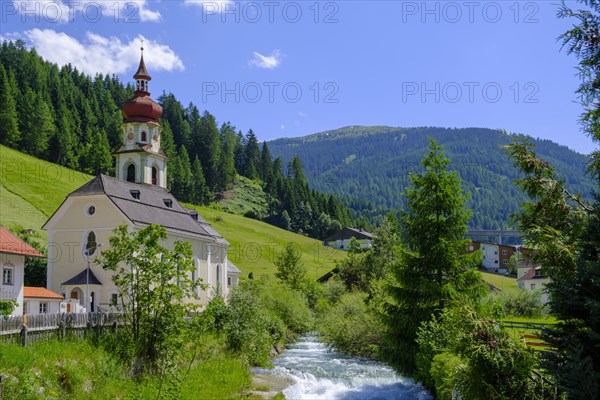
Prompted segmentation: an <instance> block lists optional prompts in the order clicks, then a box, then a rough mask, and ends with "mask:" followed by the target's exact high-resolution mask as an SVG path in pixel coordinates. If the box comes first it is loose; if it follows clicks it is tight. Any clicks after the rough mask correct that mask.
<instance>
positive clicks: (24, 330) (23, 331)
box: [21, 324, 27, 347]
mask: <svg viewBox="0 0 600 400" xmlns="http://www.w3.org/2000/svg"><path fill="white" fill-rule="evenodd" d="M21 345H22V346H23V347H27V325H25V324H23V326H22V327H21Z"/></svg>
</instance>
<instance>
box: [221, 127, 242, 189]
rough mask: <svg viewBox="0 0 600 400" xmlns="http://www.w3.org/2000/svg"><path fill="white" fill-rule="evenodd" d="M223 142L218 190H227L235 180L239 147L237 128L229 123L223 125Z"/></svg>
mask: <svg viewBox="0 0 600 400" xmlns="http://www.w3.org/2000/svg"><path fill="white" fill-rule="evenodd" d="M220 134H221V142H222V143H223V149H222V151H221V158H220V160H219V169H218V170H219V179H218V188H217V189H218V190H226V189H227V188H228V186H229V185H230V184H232V183H233V181H234V180H235V173H236V172H235V149H236V146H237V145H238V143H237V141H238V138H237V135H236V134H235V128H234V127H233V126H232V125H231V124H230V123H229V122H227V123H225V124H223V125H221V129H220Z"/></svg>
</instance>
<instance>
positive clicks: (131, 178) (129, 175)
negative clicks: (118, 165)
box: [127, 164, 135, 183]
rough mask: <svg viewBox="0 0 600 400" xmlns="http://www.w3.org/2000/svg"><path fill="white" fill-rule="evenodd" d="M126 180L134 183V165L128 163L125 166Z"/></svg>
mask: <svg viewBox="0 0 600 400" xmlns="http://www.w3.org/2000/svg"><path fill="white" fill-rule="evenodd" d="M127 182H134V183H135V165H134V164H129V166H128V167H127Z"/></svg>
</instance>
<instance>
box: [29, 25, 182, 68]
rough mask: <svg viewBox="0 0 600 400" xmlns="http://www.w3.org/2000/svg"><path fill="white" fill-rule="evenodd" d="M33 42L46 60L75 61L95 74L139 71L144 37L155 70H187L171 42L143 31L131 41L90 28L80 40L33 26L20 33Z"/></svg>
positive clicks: (77, 64)
mask: <svg viewBox="0 0 600 400" xmlns="http://www.w3.org/2000/svg"><path fill="white" fill-rule="evenodd" d="M20 36H21V38H22V39H24V40H25V41H26V42H27V44H28V45H29V46H33V47H35V49H36V50H37V53H38V54H39V55H40V56H41V57H43V58H44V59H45V60H47V61H50V62H53V63H56V64H58V65H66V64H69V63H70V64H71V65H73V66H74V67H76V68H77V69H78V70H80V71H81V72H84V73H86V74H90V75H94V74H96V73H102V74H121V73H125V72H135V68H136V67H137V65H138V63H139V61H140V50H139V49H140V46H141V41H142V40H144V59H145V60H146V65H147V66H148V69H149V70H150V73H152V71H158V70H163V71H173V70H183V69H184V66H183V62H182V61H181V59H180V58H179V56H177V54H175V52H174V51H173V50H172V49H171V48H170V47H169V46H167V45H163V44H160V43H157V42H155V41H153V40H148V39H145V38H144V37H143V36H141V35H139V36H137V37H136V38H134V39H132V40H130V41H129V42H122V41H121V40H120V39H119V38H117V37H115V36H111V37H105V36H101V35H98V34H96V33H92V32H87V33H86V35H85V38H84V39H83V40H81V41H80V40H78V39H77V38H74V37H72V36H69V35H67V34H66V33H63V32H57V31H54V30H52V29H43V30H42V29H38V28H35V29H31V30H28V31H25V32H23V33H21V34H20Z"/></svg>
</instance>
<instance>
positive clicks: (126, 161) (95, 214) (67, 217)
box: [43, 54, 240, 312]
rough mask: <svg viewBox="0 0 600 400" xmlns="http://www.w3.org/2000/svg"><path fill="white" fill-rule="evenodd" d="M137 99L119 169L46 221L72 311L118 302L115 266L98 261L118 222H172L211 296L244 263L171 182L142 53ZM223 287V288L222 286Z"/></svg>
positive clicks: (55, 284)
mask: <svg viewBox="0 0 600 400" xmlns="http://www.w3.org/2000/svg"><path fill="white" fill-rule="evenodd" d="M134 79H135V80H136V92H135V96H134V98H133V99H131V100H129V101H128V102H126V103H125V104H124V105H123V108H122V112H123V116H124V123H123V125H122V139H123V142H122V146H121V147H120V148H119V149H118V150H117V151H116V152H115V153H114V155H115V158H116V177H110V176H106V175H102V174H101V175H98V176H96V177H95V178H94V179H92V180H91V181H90V182H88V183H87V184H85V185H84V186H82V187H80V188H79V189H77V190H75V191H74V192H73V193H71V194H70V195H69V196H68V197H67V198H66V199H65V201H64V202H63V203H62V204H61V206H60V207H59V208H58V210H56V212H55V213H54V214H53V215H52V216H51V217H50V219H49V220H48V221H47V222H46V224H45V225H44V227H43V229H46V230H47V231H48V242H49V245H48V272H47V274H48V275H47V278H48V284H47V286H48V289H50V290H53V291H54V292H57V293H61V294H63V295H64V296H65V301H66V303H67V306H66V311H67V312H83V311H91V312H97V311H110V310H111V307H112V305H113V304H118V302H119V299H118V292H117V288H116V287H115V285H114V284H113V281H112V274H111V272H109V271H105V270H104V269H103V268H102V266H100V265H98V264H96V263H95V258H96V256H97V255H98V253H99V251H101V250H102V249H103V248H106V247H107V246H108V243H109V240H108V239H109V237H110V236H111V235H112V231H113V229H115V228H116V227H117V226H119V225H121V224H126V225H128V226H129V227H130V230H135V229H142V228H144V227H146V226H148V225H150V224H158V225H161V226H163V227H165V228H166V230H167V235H168V239H167V242H166V243H165V244H164V245H165V246H166V247H170V248H172V246H173V244H174V242H175V241H177V240H181V241H187V242H189V243H190V244H191V245H192V252H193V259H194V265H195V270H194V272H193V274H192V276H191V277H192V278H193V279H194V280H197V279H201V280H202V282H203V283H206V284H208V289H206V290H202V291H199V292H198V295H199V298H200V300H199V301H200V302H201V303H202V304H206V303H207V302H208V300H209V298H210V296H211V295H212V294H213V293H216V292H217V291H218V292H220V293H221V294H222V295H223V296H227V294H228V292H229V290H230V287H231V286H233V285H235V284H237V281H238V276H239V274H240V271H239V270H238V269H237V268H236V267H235V266H234V265H233V264H231V262H229V261H228V259H227V248H228V247H229V243H228V242H227V241H226V240H225V239H224V238H223V237H222V236H221V235H219V233H218V232H217V231H215V230H214V229H213V227H212V226H211V225H210V224H209V223H208V222H206V221H205V220H204V219H203V218H202V217H201V216H200V215H198V213H197V212H196V211H195V210H190V209H186V208H184V207H183V206H181V205H180V204H179V202H178V201H177V199H176V198H175V197H174V196H173V195H172V194H171V193H170V192H169V191H168V190H167V157H166V156H165V154H164V152H163V151H162V149H161V147H160V139H161V126H160V124H159V119H160V116H161V115H162V108H161V106H160V105H159V104H157V103H156V102H154V101H153V100H152V99H151V98H150V93H149V92H148V82H149V81H150V80H151V77H150V75H149V74H148V72H147V71H146V67H145V64H144V57H143V54H142V57H141V59H140V65H139V68H138V71H137V73H136V74H135V75H134ZM217 289H218V290H217Z"/></svg>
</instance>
